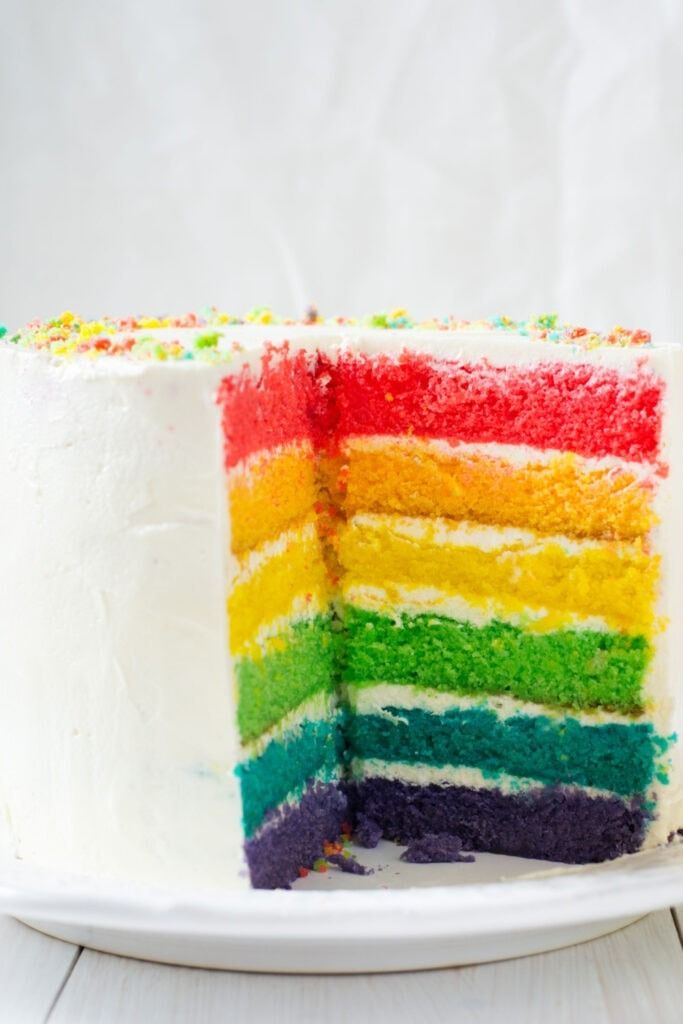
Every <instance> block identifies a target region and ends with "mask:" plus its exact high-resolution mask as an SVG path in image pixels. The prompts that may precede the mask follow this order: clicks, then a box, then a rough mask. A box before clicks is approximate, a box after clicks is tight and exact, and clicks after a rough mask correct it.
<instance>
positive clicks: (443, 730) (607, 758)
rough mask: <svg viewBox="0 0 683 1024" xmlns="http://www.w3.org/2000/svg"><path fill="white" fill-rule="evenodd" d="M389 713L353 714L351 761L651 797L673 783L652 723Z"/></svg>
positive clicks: (489, 713)
mask: <svg viewBox="0 0 683 1024" xmlns="http://www.w3.org/2000/svg"><path fill="white" fill-rule="evenodd" d="M384 711H385V714H383V715H377V714H369V715H363V714H361V715H353V716H351V718H350V721H349V723H348V727H347V742H348V746H349V755H350V756H351V757H353V758H360V759H372V758H374V759H379V760H383V761H390V762H399V763H403V764H425V765H434V766H437V767H445V766H447V765H457V766H469V767H473V768H478V769H479V770H481V771H482V772H483V773H484V775H489V776H491V777H495V776H497V775H500V774H501V773H505V774H507V775H513V776H519V777H522V778H528V779H535V780H538V781H539V782H543V783H545V784H546V785H550V786H552V785H559V784H565V785H576V786H587V787H594V788H596V789H601V790H608V791H610V792H612V793H617V794H619V795H621V796H629V795H632V794H638V793H643V792H645V791H646V790H647V789H648V787H649V786H650V785H651V783H652V782H653V780H654V778H655V776H657V777H660V775H661V776H662V777H661V779H660V781H666V780H665V777H664V776H663V775H662V772H663V769H661V768H660V766H659V765H658V763H657V762H658V757H659V756H660V755H661V754H663V753H664V751H665V750H666V748H667V746H668V742H667V740H665V739H663V738H662V737H661V736H658V735H657V734H656V733H655V731H654V729H653V727H652V726H651V725H650V724H646V723H642V724H633V725H622V724H617V723H608V724H605V725H594V726H593V725H583V724H582V723H580V722H578V721H577V720H576V719H572V718H558V719H551V718H548V717H546V716H544V715H529V714H513V715H511V716H510V717H508V718H499V717H498V716H497V715H496V713H495V712H494V711H493V710H491V709H489V708H487V707H475V708H472V707H468V708H453V709H450V710H448V711H447V712H445V713H444V714H440V715H436V714H431V713H430V712H428V711H424V710H422V709H415V708H401V707H387V708H385V709H384Z"/></svg>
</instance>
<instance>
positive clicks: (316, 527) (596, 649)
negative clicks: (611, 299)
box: [33, 311, 683, 888]
mask: <svg viewBox="0 0 683 1024" xmlns="http://www.w3.org/2000/svg"><path fill="white" fill-rule="evenodd" d="M257 319H258V318H257ZM261 320H262V321H264V322H262V323H261V324H260V325H258V324H256V325H250V324H242V323H239V324H238V323H235V324H231V323H230V322H228V323H225V320H223V321H221V320H220V318H214V319H213V320H211V318H209V319H208V321H207V322H206V323H204V322H196V323H192V322H190V323H186V324H183V323H180V327H179V326H178V324H177V323H175V322H169V323H168V324H165V323H163V322H160V325H159V326H158V325H157V324H156V323H155V324H153V325H152V326H151V327H150V328H148V329H147V330H146V331H145V330H144V329H143V327H141V326H140V325H139V324H138V323H136V322H135V321H132V322H130V323H129V324H124V325H123V326H122V325H121V324H119V325H116V330H111V329H108V328H107V325H106V324H105V325H104V326H102V329H101V330H99V331H95V332H94V333H92V334H91V335H90V340H88V339H86V340H84V341H83V342H82V344H83V346H84V347H83V349H82V350H81V351H82V354H85V355H87V354H88V351H89V350H90V349H92V348H93V346H94V345H95V342H96V341H97V340H98V339H99V340H100V341H101V340H102V339H110V346H109V349H111V346H112V345H113V346H116V345H117V344H118V345H119V347H120V349H121V351H120V353H114V354H121V355H122V357H123V358H124V359H133V358H138V359H148V360H155V359H156V360H161V361H163V362H165V363H168V372H169V373H176V374H178V375H179V374H180V373H181V372H182V368H183V364H184V363H186V362H188V361H193V360H194V361H196V360H202V359H204V360H205V361H206V363H207V366H209V367H210V368H211V370H212V372H214V374H215V388H214V391H213V393H214V395H215V408H216V429H217V430H219V431H220V445H221V452H222V463H223V465H222V467H221V473H222V480H221V487H222V488H223V489H224V490H223V493H224V495H225V501H226V505H227V515H226V516H225V525H224V528H223V530H222V533H221V537H222V538H223V543H224V551H223V552H222V554H221V557H223V558H224V561H225V566H226V569H225V607H226V611H227V644H228V647H229V650H228V652H227V653H226V666H227V673H228V674H227V678H228V679H229V683H228V688H229V690H230V692H229V693H226V701H227V702H228V703H229V707H230V709H231V714H234V719H235V721H236V729H237V733H238V748H237V749H238V753H237V755H236V757H235V764H234V765H233V769H234V771H235V772H236V774H237V778H238V780H239V789H240V794H241V815H242V826H243V837H241V839H242V841H243V843H244V851H245V855H246V862H247V865H248V870H249V874H250V879H251V884H252V885H253V886H255V887H259V888H274V887H281V886H285V887H286V886H288V885H290V884H291V883H292V882H293V881H294V880H295V879H296V878H297V877H298V876H299V875H300V874H305V873H306V872H307V871H308V870H310V869H311V868H312V867H313V866H314V865H316V864H317V863H319V862H320V860H321V858H322V860H323V861H324V859H325V857H326V855H330V854H335V853H338V852H339V850H340V849H342V848H341V847H339V845H338V843H339V838H340V836H342V835H344V834H345V835H349V834H352V833H353V831H354V829H355V826H356V823H357V822H358V820H359V817H360V819H362V820H363V822H364V823H365V824H366V825H367V824H368V823H369V824H370V826H371V827H370V831H371V832H373V834H375V835H376V836H379V835H382V836H383V837H384V838H386V839H389V840H393V841H395V842H397V843H401V844H410V843H411V842H414V841H416V840H420V839H424V838H425V837H429V836H441V837H443V836H452V837H456V838H457V839H458V840H459V842H460V845H461V846H462V848H463V849H464V850H466V851H489V852H494V853H504V854H511V855H516V856H521V857H531V858H541V859H545V860H549V861H557V862H568V863H583V862H593V861H602V860H606V859H611V858H614V857H617V856H619V855H622V854H626V853H632V852H635V851H637V850H640V849H643V848H646V847H648V846H653V845H657V844H659V843H664V842H667V841H669V840H671V838H672V837H674V836H675V834H676V832H677V830H678V828H679V827H680V826H683V813H681V778H680V753H679V746H678V742H677V739H678V737H677V728H678V719H679V716H680V713H681V712H680V707H681V693H680V672H681V665H680V660H679V659H680V654H681V649H680V641H679V639H678V635H679V634H680V631H681V627H682V626H683V621H681V611H682V610H681V604H680V583H679V578H680V576H681V568H682V567H683V560H682V559H681V556H680V549H679V548H678V547H677V543H678V542H677V538H676V536H675V535H676V530H677V527H676V523H677V521H679V520H678V517H679V516H680V514H681V511H682V510H681V503H680V491H681V482H680V481H681V470H682V467H681V461H682V458H683V452H682V451H681V448H680V442H679V440H678V438H677V431H678V429H679V427H680V423H679V418H678V417H679V412H678V408H677V407H676V402H677V403H678V406H680V404H681V398H682V397H683V396H682V395H681V392H680V388H681V383H682V373H681V357H680V356H681V353H680V350H679V349H678V348H677V347H676V346H673V345H669V346H666V345H662V346H658V345H654V344H653V343H652V342H651V340H650V338H649V335H646V334H645V333H644V332H627V331H623V330H617V331H615V332H613V333H612V334H611V335H595V334H591V333H589V332H586V331H584V330H583V329H572V328H568V327H561V326H559V325H557V324H556V322H555V321H554V319H553V318H539V319H538V320H536V321H531V322H524V323H514V322H512V321H507V320H502V321H500V320H499V321H487V322H483V323H476V324H468V323H465V322H454V321H444V322H429V323H427V324H423V325H417V324H413V323H412V322H411V321H410V320H408V318H407V317H406V316H405V315H404V314H403V313H402V312H400V311H399V312H398V313H397V314H395V315H394V316H393V318H392V317H380V318H374V320H373V321H372V322H369V323H368V324H356V323H351V322H348V321H344V320H338V321H332V322H330V321H326V322H322V321H319V320H318V318H317V317H316V316H315V315H311V316H310V317H309V320H308V322H307V323H298V324H294V323H292V324H287V323H284V324H276V325H272V326H271V325H269V324H268V318H267V317H265V318H264V317H263V316H261ZM56 323H57V324H59V323H60V321H56ZM155 331H156V334H155ZM250 331H252V332H254V337H256V339H257V340H253V338H251V339H250V335H249V332H250ZM35 333H36V330H35V328H34V337H35ZM73 336H74V329H73V325H72V324H71V323H69V324H68V330H66V332H64V331H63V337H62V338H61V339H60V338H57V339H55V338H52V339H51V340H50V342H49V344H47V345H43V346H42V347H43V348H45V347H47V348H48V349H49V354H50V355H51V357H52V358H59V357H60V354H61V353H60V351H59V350H57V351H55V349H56V348H57V346H58V343H61V344H62V346H64V345H66V346H67V347H68V345H69V344H70V343H71V342H72V341H73ZM127 336H128V337H129V342H125V341H123V342H122V340H121V339H123V338H126V337H127ZM130 339H132V340H130ZM174 346H175V348H174ZM33 347H34V348H40V347H41V345H40V344H39V343H38V344H36V343H35V341H34V345H33ZM109 349H107V347H106V346H105V345H101V353H100V354H101V355H102V356H103V357H104V358H108V357H109V356H110V355H111V354H112V353H111V351H110V350H109ZM68 354H69V353H65V355H68ZM178 401H182V388H180V390H179V392H178ZM230 702H234V707H233V703H230ZM463 870H466V869H465V868H463Z"/></svg>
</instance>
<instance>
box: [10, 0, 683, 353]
mask: <svg viewBox="0 0 683 1024" xmlns="http://www.w3.org/2000/svg"><path fill="white" fill-rule="evenodd" d="M0 14H1V16H0V33H1V37H0V51H1V52H0V118H1V126H0V147H1V158H0V244H1V249H0V320H4V321H5V322H7V323H9V324H10V325H12V326H14V325H16V324H17V323H18V322H21V321H23V320H25V319H27V318H29V317H32V316H35V315H51V314H54V313H56V312H59V311H60V310H61V309H63V308H65V307H69V308H73V309H76V310H78V311H80V312H81V313H82V314H84V315H85V314H93V315H94V314H99V313H102V312H110V313H118V314H125V313H129V312H132V311H148V312H150V313H151V312H160V311H163V310H166V311H174V312H179V311H184V310H187V309H191V308H199V307H201V306H203V305H205V304H206V303H209V302H213V303H217V304H219V305H221V306H222V307H223V308H226V309H228V310H229V311H231V312H243V311H244V310H246V309H247V308H248V307H250V306H251V305H253V304H263V303H269V304H271V305H272V306H273V307H274V308H275V309H277V310H278V311H280V312H284V313H298V312H300V311H301V310H303V308H304V306H305V305H306V304H307V303H308V302H309V301H315V302H317V304H318V305H319V307H320V308H321V310H322V311H323V312H326V313H334V312H351V313H363V312H368V311H374V310H377V309H380V308H383V307H390V306H394V305H406V306H408V307H409V309H410V310H411V311H412V312H413V313H415V314H418V315H426V314H431V313H447V312H453V313H455V314H457V315H460V316H470V317H476V316H483V315H490V314H496V313H501V312H507V313H510V314H511V315H515V316H522V315H526V314H527V313H529V312H542V311H546V310H557V311H559V312H560V313H561V314H562V315H563V316H564V317H566V318H568V319H573V320H576V321H580V322H589V323H590V324H591V325H596V326H599V327H606V326H611V325H612V324H613V323H615V322H621V323H624V324H626V325H629V326H642V327H650V328H651V329H653V330H654V331H656V332H657V334H658V336H659V337H660V338H661V339H667V340H668V339H672V338H677V339H680V338H683V289H682V287H681V271H682V269H683V230H682V229H683V167H682V162H681V157H682V154H683V103H682V99H683V95H682V93H683V88H682V87H683V2H681V0H565V2H561V0H251V2H249V0H242V2H236V0H229V2H226V0H223V2H221V0H194V2H193V0H116V2H114V0H111V2H100V0H0Z"/></svg>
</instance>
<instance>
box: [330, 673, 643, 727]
mask: <svg viewBox="0 0 683 1024" xmlns="http://www.w3.org/2000/svg"><path fill="white" fill-rule="evenodd" d="M348 699H349V703H350V705H351V707H352V708H353V709H354V711H356V712H357V714H359V715H380V716H382V717H384V718H387V719H390V720H395V719H396V717H397V716H398V717H399V718H400V717H401V709H406V710H411V709H416V710H419V711H429V712H431V713H432V714H435V715H444V714H446V712H448V711H453V710H455V709H456V708H457V709H459V710H461V711H467V710H470V709H471V708H485V709H486V710H488V711H492V712H493V713H494V714H495V715H496V717H497V718H500V719H502V720H504V719H506V718H511V717H512V716H513V715H531V716H535V715H544V716H545V717H546V718H555V719H563V718H573V719H574V720H575V721H577V722H580V723H581V724H582V725H606V724H608V723H610V722H611V723H617V724H619V725H632V724H633V722H634V719H633V718H632V717H629V716H628V715H620V714H617V713H616V712H612V711H603V710H598V709H596V710H595V711H592V712H585V711H575V710H574V709H573V708H551V707H546V706H545V705H544V704H534V703H532V702H531V701H524V700H517V699H516V698H515V697H510V696H508V695H507V694H486V695H482V696H476V697H474V696H467V695H465V694H459V693H449V692H448V691H443V690H434V689H429V688H427V687H422V686H406V685H404V684H402V683H377V684H375V685H373V686H350V687H348ZM387 708H395V709H397V710H396V713H394V712H393V711H387ZM639 720H640V719H639Z"/></svg>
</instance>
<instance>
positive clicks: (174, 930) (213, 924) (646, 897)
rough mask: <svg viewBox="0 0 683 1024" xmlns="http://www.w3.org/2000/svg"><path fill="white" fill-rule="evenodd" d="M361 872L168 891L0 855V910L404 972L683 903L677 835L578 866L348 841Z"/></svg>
mask: <svg viewBox="0 0 683 1024" xmlns="http://www.w3.org/2000/svg"><path fill="white" fill-rule="evenodd" d="M354 852H355V853H356V855H357V856H358V858H359V860H360V861H361V862H362V863H363V864H365V865H368V866H370V867H373V868H374V869H375V871H374V874H372V875H369V876H366V877H358V876H354V875H347V874H341V873H340V872H339V871H338V870H335V869H330V870H329V871H328V872H327V873H326V874H316V873H314V872H312V873H311V874H310V875H309V876H308V877H307V878H305V879H302V880H301V881H299V882H297V883H296V885H295V887H294V890H293V891H291V892H281V891H279V892H252V891H249V892H223V891H221V892H216V891H207V890H202V891H199V890H197V891H194V890H187V891H184V890H183V891H178V890H164V889H151V888H142V887H139V886H132V885H126V884H123V883H114V882H106V883H103V882H101V881H99V882H96V881H94V880H91V879H87V878H82V877H76V876H72V877H69V876H64V875H56V874H51V873H48V872H45V871H39V870H37V869H33V868H30V867H28V866H26V865H23V864H20V863H18V862H16V861H13V862H12V861H5V862H4V864H3V866H2V867H0V911H2V912H5V913H9V914H11V915H13V916H14V917H17V918H19V919H21V920H22V921H24V922H25V923H26V924H29V925H30V926H31V927H33V928H37V929H39V930H40V931H42V932H46V933H47V934H49V935H54V936H56V937H58V938H61V939H65V940H67V941H69V942H74V943H77V944H79V945H84V946H89V947H91V948H93V949H98V950H102V951H104V952H108V953H117V954H120V955H122V956H131V957H137V958H140V959H145V960H158V961H162V962H165V963H173V964H186V965H188V966H197V967H213V968H226V969H231V970H240V971H271V972H287V973H355V972H368V971H407V970H420V969H423V968H435V967H447V966H452V965H456V964H473V963H481V962H484V961H488V960H502V959H507V958H510V957H517V956H525V955H527V954H530V953H539V952H543V951H546V950H551V949H558V948H559V947H561V946H567V945H571V944H573V943H576V942H584V941H586V940H587V939H593V938H597V937H598V936H601V935H605V934H606V933H608V932H611V931H614V930H616V929H617V928H621V927H623V926H624V925H626V924H629V923H631V922H632V921H634V920H636V919H637V918H638V917H641V916H642V915H644V914H646V913H648V912H649V911H652V910H658V909H661V908H662V907H667V906H670V905H671V904H673V903H677V902H683V847H682V846H674V847H669V848H667V849H659V850H653V851H650V852H647V853H640V854H635V855H632V856H629V857H623V858H621V859H620V860H618V861H613V862H611V863H609V864H603V865H591V866H586V867H580V868H566V867H558V866H549V865H548V864H547V863H544V862H541V861H528V860H521V859H518V858H514V857H501V856H494V855H492V854H478V855H477V858H476V861H475V863H473V864H445V865H411V864H403V863H402V862H401V861H400V860H399V859H398V857H399V854H400V852H401V848H400V847H396V846H394V845H393V844H392V843H381V844H380V846H379V847H378V848H377V849H376V850H373V851H368V850H356V851H354Z"/></svg>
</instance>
